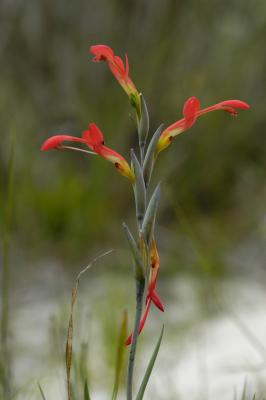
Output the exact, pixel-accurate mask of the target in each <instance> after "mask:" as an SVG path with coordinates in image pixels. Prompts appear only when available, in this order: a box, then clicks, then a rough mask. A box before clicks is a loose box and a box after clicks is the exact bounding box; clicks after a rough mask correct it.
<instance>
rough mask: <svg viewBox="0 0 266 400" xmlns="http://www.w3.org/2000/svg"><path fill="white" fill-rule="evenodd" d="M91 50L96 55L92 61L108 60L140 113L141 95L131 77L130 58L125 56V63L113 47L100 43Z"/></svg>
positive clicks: (115, 75)
mask: <svg viewBox="0 0 266 400" xmlns="http://www.w3.org/2000/svg"><path fill="white" fill-rule="evenodd" d="M90 52H91V53H92V54H93V55H94V58H93V59H92V61H94V62H99V61H106V62H107V64H108V66H109V69H110V71H111V72H112V74H113V75H114V77H115V78H116V79H117V80H118V82H119V83H120V85H121V86H122V88H123V89H124V90H125V92H126V93H127V95H128V96H129V98H130V101H131V102H132V104H133V106H134V107H135V108H136V109H137V111H138V113H140V97H139V93H138V91H137V89H136V87H135V85H134V83H133V82H132V80H131V79H130V77H129V75H128V73H129V66H128V58H127V55H126V56H125V63H124V62H123V60H122V59H121V58H120V57H118V56H116V55H115V54H114V52H113V50H112V49H111V47H109V46H106V45H103V44H98V45H95V46H91V47H90ZM139 115H140V114H139Z"/></svg>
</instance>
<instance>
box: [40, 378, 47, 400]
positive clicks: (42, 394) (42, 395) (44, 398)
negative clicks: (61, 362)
mask: <svg viewBox="0 0 266 400" xmlns="http://www.w3.org/2000/svg"><path fill="white" fill-rule="evenodd" d="M38 388H39V390H40V393H41V398H42V400H46V397H45V395H44V392H43V390H42V387H41V385H40V383H39V382H38Z"/></svg>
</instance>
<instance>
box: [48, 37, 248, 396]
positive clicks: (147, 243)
mask: <svg viewBox="0 0 266 400" xmlns="http://www.w3.org/2000/svg"><path fill="white" fill-rule="evenodd" d="M90 53H91V54H92V55H93V56H94V57H93V58H92V61H94V62H101V61H104V62H106V63H107V65H108V67H109V69H110V71H111V73H112V74H113V75H114V77H115V78H116V80H117V81H118V82H119V84H120V85H121V87H122V88H123V90H124V91H125V92H126V94H127V96H128V97H129V100H130V103H131V105H132V106H133V108H134V110H135V114H136V127H137V132H138V142H139V148H138V152H137V153H136V152H135V151H134V150H133V149H132V150H131V153H130V158H131V160H130V162H128V161H127V160H126V159H125V158H124V157H123V156H122V155H120V154H119V153H117V152H116V151H114V150H112V149H111V148H109V147H107V146H106V145H105V142H104V137H103V134H102V132H101V131H100V129H99V128H98V127H97V126H96V125H95V124H94V123H90V124H89V125H88V127H87V129H85V130H84V131H83V132H82V133H81V135H80V137H74V136H69V135H64V134H60V135H55V136H52V137H50V138H49V139H47V140H46V141H45V142H44V143H43V145H42V146H41V150H50V149H56V150H64V149H72V150H76V151H80V152H83V153H86V154H88V155H99V156H100V157H102V158H104V159H105V160H107V161H109V162H111V163H112V164H113V165H114V166H115V169H116V170H117V171H118V172H119V173H120V174H121V175H123V176H124V177H126V178H128V180H129V183H130V186H131V187H132V189H133V193H134V200H135V210H136V224H137V228H138V229H137V236H136V237H134V235H133V234H132V233H131V231H130V229H129V227H128V226H127V225H126V224H125V223H124V224H123V227H124V230H125V235H126V238H127V240H128V243H129V247H130V250H131V253H132V258H133V263H134V277H135V283H136V312H135V320H134V324H133V328H132V332H131V333H130V334H129V335H128V337H127V339H126V341H125V346H129V345H130V350H129V360H128V369H127V400H132V398H133V393H132V392H133V372H134V365H135V354H136V347H137V340H138V335H139V334H140V333H141V332H142V330H143V328H144V326H145V323H146V320H147V317H148V314H149V310H150V308H151V306H152V304H153V305H154V306H155V307H156V308H157V309H158V310H159V311H162V312H163V311H164V305H163V302H162V300H161V299H160V296H159V294H158V292H157V280H158V274H159V269H160V257H159V253H158V247H157V243H156V235H155V222H156V214H157V209H158V203H159V197H160V184H158V185H157V186H156V187H155V189H154V190H153V192H152V194H151V195H150V196H149V183H150V179H151V175H152V172H153V169H154V166H155V162H156V159H157V157H158V155H159V153H160V152H161V151H162V150H164V149H166V148H167V147H168V146H169V145H170V144H171V142H172V141H173V139H174V137H175V136H177V135H179V134H180V133H182V132H185V131H187V130H188V129H189V128H191V127H192V126H193V125H194V124H195V123H196V121H197V119H198V118H199V117H200V116H202V115H203V114H207V113H208V112H211V111H216V110H223V111H225V112H227V113H229V114H231V115H232V116H233V117H235V116H236V115H237V111H238V110H245V109H248V108H249V105H248V104H247V103H245V102H244V101H240V100H225V101H221V102H219V103H217V104H214V105H212V106H209V107H206V108H201V105H200V102H199V100H198V99H197V98H196V97H190V98H189V99H188V100H186V101H185V103H184V106H183V117H182V118H181V119H179V120H178V121H176V122H173V123H172V124H171V125H169V126H168V127H166V128H164V126H163V125H161V126H159V127H158V129H157V130H156V132H155V133H154V134H153V135H152V136H151V137H150V138H149V125H150V124H149V112H148V108H147V105H146V102H145V99H144V96H143V94H142V93H140V92H139V91H138V90H137V89H136V86H135V84H134V83H133V81H132V79H131V78H130V76H129V63H128V57H127V55H125V61H123V60H122V59H121V58H120V57H119V56H117V55H115V54H114V51H113V50H112V49H111V48H110V47H108V46H106V45H95V46H91V47H90ZM70 144H71V145H70ZM162 333H163V329H162V331H161V334H160V336H159V339H158V342H157V345H156V347H155V350H154V353H153V355H152V358H151V360H150V363H149V365H148V368H147V371H146V373H145V376H144V378H143V381H142V383H141V385H140V388H139V390H138V393H137V395H136V396H135V397H134V398H136V400H141V399H142V398H143V395H144V391H145V388H146V385H147V382H148V379H149V376H150V373H151V370H152V367H153V364H154V362H155V358H156V356H157V353H158V350H159V347H160V343H161V339H162Z"/></svg>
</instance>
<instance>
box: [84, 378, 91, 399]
mask: <svg viewBox="0 0 266 400" xmlns="http://www.w3.org/2000/svg"><path fill="white" fill-rule="evenodd" d="M84 400H91V398H90V394H89V389H88V384H87V381H85V384H84Z"/></svg>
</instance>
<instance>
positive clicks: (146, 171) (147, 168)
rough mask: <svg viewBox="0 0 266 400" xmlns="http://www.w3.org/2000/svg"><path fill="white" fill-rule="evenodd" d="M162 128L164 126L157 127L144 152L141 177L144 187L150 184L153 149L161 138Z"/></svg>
mask: <svg viewBox="0 0 266 400" xmlns="http://www.w3.org/2000/svg"><path fill="white" fill-rule="evenodd" d="M163 127H164V125H163V124H161V125H160V126H159V128H158V129H157V130H156V131H155V133H154V134H153V136H152V138H151V141H150V143H149V146H148V149H147V152H146V156H145V159H144V163H143V176H144V181H145V184H146V187H148V185H149V182H150V178H151V174H152V170H153V165H154V154H155V149H156V145H157V142H158V140H159V137H160V136H161V133H162V131H163Z"/></svg>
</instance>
